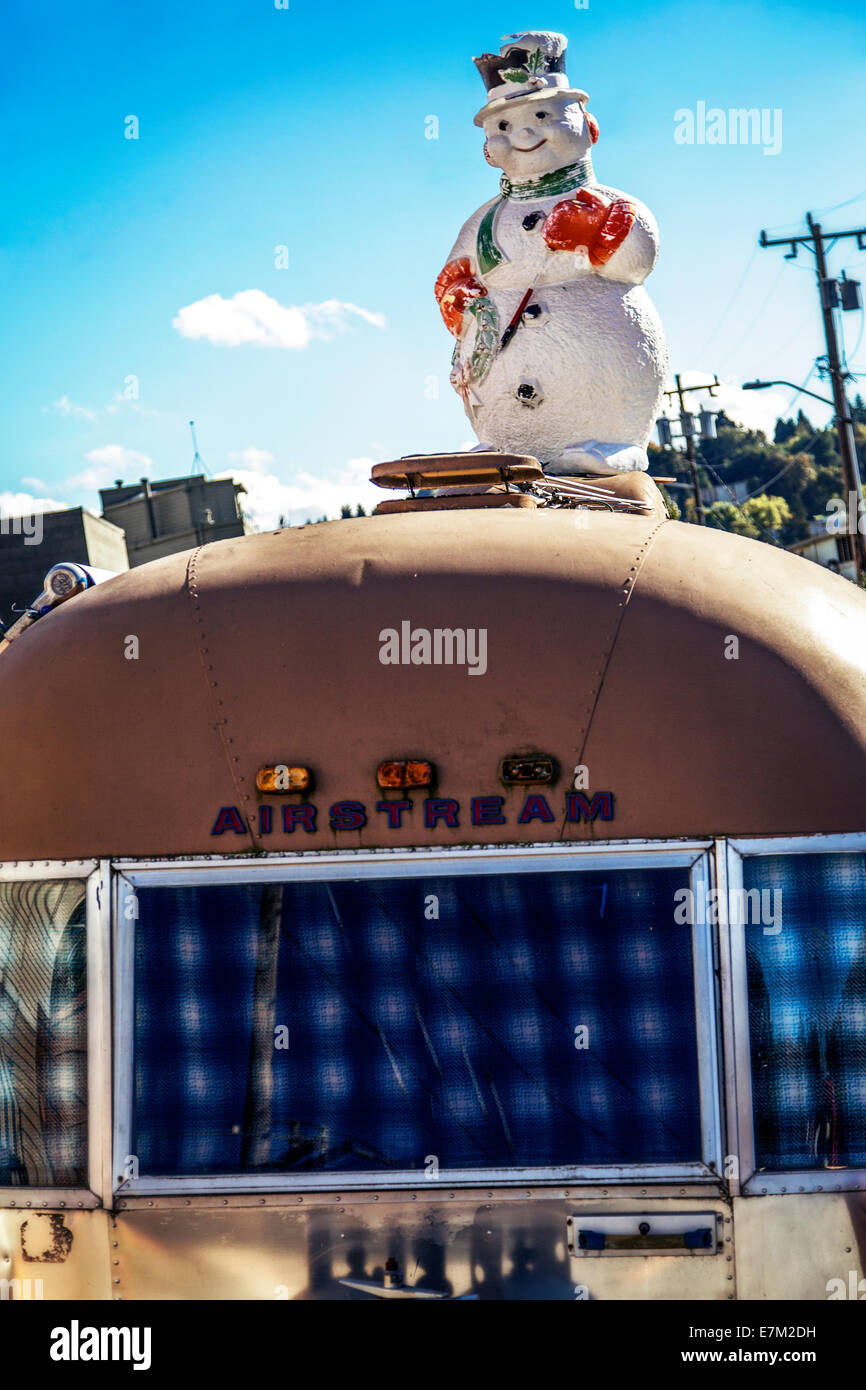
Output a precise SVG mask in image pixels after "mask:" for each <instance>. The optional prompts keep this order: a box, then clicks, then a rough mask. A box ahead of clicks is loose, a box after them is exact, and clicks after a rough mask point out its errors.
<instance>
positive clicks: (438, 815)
mask: <svg viewBox="0 0 866 1390" xmlns="http://www.w3.org/2000/svg"><path fill="white" fill-rule="evenodd" d="M504 801H505V798H504V797H503V796H473V797H472V798H471V800H470V807H471V820H472V824H473V825H479V826H480V825H505V824H506V823H507V817H506V816H504V815H503V814H502V810H503V805H504ZM423 808H424V826H425V827H426V829H428V830H433V829H435V828H436V826H437V825H438V824H440V822H441V823H442V824H443V825H446V826H448V827H449V828H452V829H456V828H457V827H458V826H459V824H460V803H459V801H456V800H455V799H454V798H453V797H429V798H427V800H425V801H424V802H423ZM278 809H280V810H281V812H282V828H283V831H284V832H285V833H286V834H292V833H293V832H294V831H295V830H296V829H298V828H299V827H300V828H301V829H303V830H306V831H307V832H308V833H309V834H314V833H315V830H316V816H317V814H318V811H317V807H316V806H314V805H313V804H312V802H309V801H307V802H301V803H292V804H289V805H283V806H282V807H280V808H278ZM412 809H413V802H411V801H378V802H377V803H376V810H377V811H378V812H379V814H380V815H382V816H384V817H385V821H384V824H385V825H386V827H387V828H388V829H391V830H400V829H402V827H403V813H404V812H406V811H411V810H412ZM272 812H273V807H272V806H260V807H259V816H258V833H259V835H271V834H273V830H274V822H273V814H272ZM613 814H614V797H613V793H612V792H596V793H595V794H594V795H593V796H592V797H589V796H586V795H585V794H584V793H583V792H569V793H568V795H567V797H566V800H565V820H566V822H567V823H569V824H579V823H580V822H582V821H590V822H591V821H594V820H596V819H598V820H604V821H609V820H613ZM555 820H556V816H555V815H554V813H553V810H552V809H551V807H550V804H549V803H548V800H547V798H546V797H545V796H543V795H542V794H541V793H539V792H531V793H530V794H529V795H528V796H527V797H526V799H525V800H524V803H523V807H522V809H521V810H520V813H519V815H518V816H517V824H518V825H530V824H531V823H532V822H534V821H541V822H544V823H553V822H554V821H555ZM366 823H367V808H366V806H365V805H364V803H363V802H362V801H335V802H334V804H333V805H332V806H331V808H330V810H329V812H328V825H329V826H330V828H331V830H360V829H361V828H362V827H363V826H364V825H366ZM227 831H232V833H233V834H235V835H245V834H247V829H246V827H245V825H244V821H243V816H242V815H241V812H240V811H239V810H238V808H237V806H221V807H220V810H219V812H218V814H217V817H216V820H215V821H214V823H213V828H212V830H211V832H210V833H211V835H224V834H225V833H226V832H227Z"/></svg>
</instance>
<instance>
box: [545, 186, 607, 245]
mask: <svg viewBox="0 0 866 1390" xmlns="http://www.w3.org/2000/svg"><path fill="white" fill-rule="evenodd" d="M606 215H607V204H606V203H604V202H603V201H602V199H601V198H599V197H598V195H597V194H596V193H590V192H589V190H588V189H586V188H581V189H579V190H578V191H577V193H575V195H574V197H573V198H569V199H568V200H567V201H566V202H564V203H557V204H556V206H555V207H554V208H553V209H552V210H551V212H549V213H548V216H547V221H546V222H545V224H544V233H543V235H544V240H545V241H546V242H547V245H548V246H549V247H550V249H551V251H576V250H577V248H578V247H579V246H585V247H586V248H587V250H589V249H590V247H591V246H592V245H593V243H594V242H595V239H596V237H597V236H598V234H599V232H600V231H601V228H602V226H603V225H604V219H605V217H606Z"/></svg>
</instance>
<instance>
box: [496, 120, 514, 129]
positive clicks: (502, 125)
mask: <svg viewBox="0 0 866 1390" xmlns="http://www.w3.org/2000/svg"><path fill="white" fill-rule="evenodd" d="M499 129H500V130H510V129H511V126H510V125H509V124H508V122H507V121H500V122H499Z"/></svg>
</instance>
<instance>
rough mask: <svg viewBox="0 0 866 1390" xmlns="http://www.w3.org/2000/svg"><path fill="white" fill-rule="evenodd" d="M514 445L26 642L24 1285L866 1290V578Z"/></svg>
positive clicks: (103, 1291) (12, 1101)
mask: <svg viewBox="0 0 866 1390" xmlns="http://www.w3.org/2000/svg"><path fill="white" fill-rule="evenodd" d="M524 464H525V467H524V471H523V472H520V470H519V469H516V470H515V471H512V473H511V474H509V473H508V470H506V469H503V470H500V477H501V476H502V474H504V476H505V484H504V486H505V491H502V490H501V488H500V490H498V491H496V490H494V491H486V492H485V491H479V490H478V487H477V486H476V490H475V491H474V492H469V493H457V494H455V495H447V492H446V494H445V495H442V496H436V497H428V498H425V497H423V496H420V497H419V496H417V495H416V496H413V497H409V498H406V499H399V500H397V501H396V502H394V503H391V504H386V506H385V509H384V511H383V512H382V513H381V514H379V515H376V516H373V517H368V518H359V519H352V520H343V521H338V522H332V523H320V524H316V525H308V526H304V527H300V528H292V529H286V530H280V531H278V532H276V533H272V534H259V535H251V536H246V537H243V538H241V539H236V540H226V541H222V542H218V543H215V544H210V545H206V546H203V547H201V548H200V549H198V550H195V551H192V552H189V553H186V554H183V555H174V556H170V557H168V558H164V559H161V560H158V561H155V562H153V563H150V564H147V565H144V566H142V567H141V568H138V569H135V570H133V571H131V572H129V573H126V574H122V575H119V576H117V577H115V578H113V579H109V580H107V581H106V582H103V583H100V584H98V585H95V586H92V587H90V588H84V589H82V591H80V592H73V593H72V596H71V597H68V598H67V601H66V602H63V603H62V604H60V605H58V606H56V607H54V608H50V609H49V610H48V611H46V612H45V613H44V614H43V616H41V617H40V618H39V619H38V621H35V622H32V623H30V624H29V625H28V626H27V627H26V630H22V631H20V632H18V633H17V634H14V635H13V640H11V641H9V642H7V643H5V644H4V647H3V649H2V651H0V712H2V728H3V732H4V796H3V801H2V807H0V850H2V860H3V864H2V869H0V1189H2V1190H0V1261H2V1262H3V1263H2V1272H3V1275H4V1279H5V1281H6V1282H5V1284H4V1289H5V1290H6V1291H7V1293H8V1291H9V1290H10V1289H11V1290H13V1294H12V1296H14V1297H26V1296H27V1290H28V1288H30V1289H32V1288H33V1287H35V1283H36V1281H39V1288H40V1294H39V1296H41V1297H43V1298H45V1299H68V1298H83V1299H114V1298H122V1299H152V1298H158V1299H186V1298H192V1297H195V1298H206V1299H247V1298H248V1299H275V1298H276V1299H280V1298H289V1299H362V1298H370V1297H380V1298H416V1299H452V1298H454V1299H462V1298H478V1299H534V1298H540V1299H572V1300H573V1299H575V1298H588V1299H647V1300H651V1299H659V1300H675V1299H683V1298H700V1299H706V1300H728V1299H736V1298H745V1299H768V1298H783V1299H810V1300H823V1299H826V1298H827V1297H828V1296H831V1294H832V1288H833V1285H832V1284H831V1281H833V1280H839V1281H843V1283H844V1284H845V1286H846V1287H847V1283H848V1280H849V1278H850V1277H851V1275H852V1272H853V1276H854V1277H855V1280H859V1279H860V1278H861V1277H862V1276H863V1274H864V1255H866V1198H864V1191H866V1106H864V1101H866V1091H864V1086H866V1082H864V1077H866V1041H864V1039H866V1030H864V1009H866V833H864V831H866V669H864V668H866V597H864V595H863V594H862V593H861V592H858V590H857V589H856V588H855V586H853V585H852V584H849V583H846V582H845V581H843V580H841V579H839V578H838V577H835V576H833V575H830V574H827V573H825V572H822V571H821V570H820V569H819V567H818V566H816V565H813V564H809V563H808V562H807V561H805V560H802V559H799V558H797V557H794V556H792V555H790V554H787V553H785V552H782V551H779V550H777V549H774V548H772V547H770V546H767V545H763V544H760V543H758V542H754V541H751V540H747V539H743V538H740V537H736V536H732V535H728V534H723V533H721V532H716V531H712V530H708V529H705V528H702V527H698V526H690V525H684V524H682V523H680V522H676V521H672V520H669V519H668V518H667V515H666V512H665V508H664V505H663V503H662V500H661V496H660V494H658V492H657V490H656V489H655V487H654V485H653V484H652V483H651V482H649V481H648V480H647V479H646V478H641V479H638V480H637V484H636V486H635V488H633V490H632V493H631V495H629V493H628V488H627V487H625V486H624V487H622V488H620V490H619V491H617V489H616V488H614V487H611V488H609V489H608V488H600V489H598V490H597V496H596V498H595V501H593V500H592V498H591V497H590V496H589V493H590V492H591V488H589V486H588V485H587V490H586V491H584V492H582V491H581V488H580V487H576V488H575V487H573V488H572V490H571V493H569V488H568V485H567V484H565V483H563V484H561V485H558V486H561V490H560V491H558V492H556V491H553V490H552V489H551V487H550V486H549V485H548V484H544V483H542V482H540V481H539V480H538V479H537V478H536V475H535V473H534V472H533V469H532V465H531V461H529V462H527V461H524ZM473 468H475V469H476V470H477V476H476V477H475V481H476V484H479V482H483V483H484V486H485V487H488V486H489V485H490V482H491V479H490V476H488V475H484V476H482V475H483V464H472V462H471V461H470V460H467V457H466V456H463V459H462V463H461V465H460V467H457V466H456V465H455V467H454V468H453V469H452V473H451V474H449V473H447V471H442V470H440V472H439V474H438V475H437V477H436V479H435V480H434V481H438V482H439V483H440V484H441V483H443V482H445V483H452V484H454V485H455V486H464V487H469V486H470V485H471V484H472V481H473V474H472V469H473ZM536 469H537V465H536ZM386 471H387V470H386ZM402 471H403V473H404V474H405V478H404V479H403V481H405V482H406V483H407V484H409V485H410V487H411V488H412V490H413V492H414V493H415V494H417V493H418V492H419V486H418V485H419V484H424V483H425V482H426V483H427V484H428V485H429V483H430V477H429V476H427V474H426V473H425V472H424V468H423V467H422V465H421V464H417V465H413V464H410V463H408V462H406V463H404V465H403V466H402ZM392 473H393V474H394V476H393V477H392V478H390V481H392V482H393V483H397V482H399V481H400V480H401V478H400V469H399V468H397V469H396V470H392ZM422 475H423V476H422ZM534 478H536V481H535V482H534V481H533V479H534ZM515 480H516V481H515ZM603 481H604V482H605V483H607V481H608V480H603ZM536 483H537V484H538V485H537V486H536ZM28 1281H30V1283H29V1285H28ZM31 1296H36V1295H34V1294H33V1293H32V1292H31Z"/></svg>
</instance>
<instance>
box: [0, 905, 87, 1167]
mask: <svg viewBox="0 0 866 1390" xmlns="http://www.w3.org/2000/svg"><path fill="white" fill-rule="evenodd" d="M85 932H86V927H85V886H84V883H83V882H81V881H80V880H75V881H69V880H54V881H52V882H48V883H37V882H26V883H25V882H20V883H0V1186H4V1187H6V1186H13V1187H19V1186H21V1187H81V1186H84V1185H85V1183H86V1180H87V1109H86V1107H87V1021H86V1006H85V1001H86V952H85Z"/></svg>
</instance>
